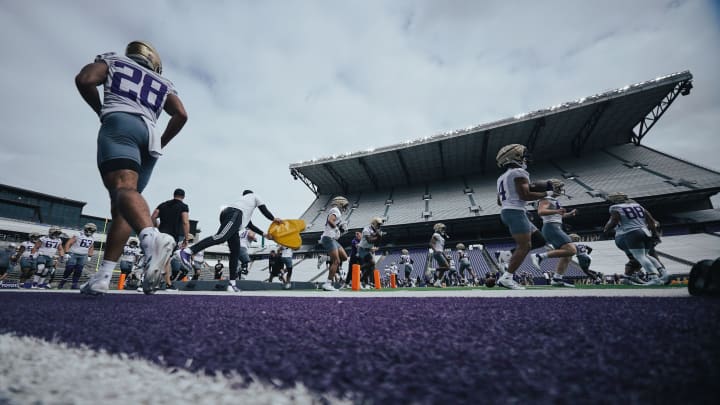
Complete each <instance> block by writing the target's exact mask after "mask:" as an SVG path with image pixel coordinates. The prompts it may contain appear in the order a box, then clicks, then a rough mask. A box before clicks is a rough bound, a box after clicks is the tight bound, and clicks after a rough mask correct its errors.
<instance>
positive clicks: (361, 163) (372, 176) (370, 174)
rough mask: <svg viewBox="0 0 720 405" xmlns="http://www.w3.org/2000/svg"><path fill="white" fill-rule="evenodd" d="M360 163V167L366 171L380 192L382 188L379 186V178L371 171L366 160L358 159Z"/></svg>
mask: <svg viewBox="0 0 720 405" xmlns="http://www.w3.org/2000/svg"><path fill="white" fill-rule="evenodd" d="M358 162H359V163H360V166H362V168H363V170H365V174H367V176H368V178H369V179H370V182H371V183H372V184H373V185H374V186H375V190H379V187H380V186H379V185H378V181H377V177H375V174H373V172H372V170H370V165H368V164H367V162H366V161H365V158H362V157H361V158H358Z"/></svg>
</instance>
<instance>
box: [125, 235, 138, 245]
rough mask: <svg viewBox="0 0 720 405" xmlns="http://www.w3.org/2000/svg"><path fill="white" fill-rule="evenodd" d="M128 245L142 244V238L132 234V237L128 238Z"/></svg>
mask: <svg viewBox="0 0 720 405" xmlns="http://www.w3.org/2000/svg"><path fill="white" fill-rule="evenodd" d="M128 245H130V246H131V247H138V246H140V240H139V239H138V238H136V237H134V236H131V237H130V239H128Z"/></svg>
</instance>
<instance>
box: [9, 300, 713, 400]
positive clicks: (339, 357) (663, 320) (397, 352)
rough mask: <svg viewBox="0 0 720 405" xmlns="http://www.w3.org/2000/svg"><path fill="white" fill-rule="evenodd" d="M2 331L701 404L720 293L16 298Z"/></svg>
mask: <svg viewBox="0 0 720 405" xmlns="http://www.w3.org/2000/svg"><path fill="white" fill-rule="evenodd" d="M2 302H3V309H2V312H0V332H1V333H7V332H13V333H16V334H19V335H29V336H35V337H40V338H44V339H47V340H52V339H56V340H58V341H62V342H65V343H69V344H72V345H81V344H82V345H88V346H89V347H92V348H95V349H104V350H107V351H108V352H111V353H120V352H124V353H128V354H132V355H135V356H138V357H142V358H146V359H149V360H152V361H155V362H158V363H161V364H164V365H167V366H170V367H185V364H187V362H188V360H189V359H192V363H191V366H190V369H192V370H206V371H208V372H216V371H221V372H229V371H237V372H239V373H240V374H243V375H246V376H249V375H252V376H255V377H258V378H260V379H263V380H270V379H271V378H272V379H273V380H274V381H276V382H277V381H280V382H281V384H285V385H291V384H293V383H295V382H302V383H303V384H305V385H306V386H308V387H309V388H310V389H312V390H315V391H319V392H328V393H330V392H331V393H335V394H336V395H340V396H347V397H349V398H351V399H353V400H355V401H359V402H369V403H400V402H408V403H409V402H413V403H446V404H456V403H479V402H491V403H495V402H501V403H506V402H525V403H527V402H531V403H545V402H553V403H558V402H559V403H572V402H581V403H598V402H601V403H618V402H623V403H624V402H631V403H685V404H686V403H700V402H707V401H710V400H717V398H718V397H720V384H718V382H720V378H719V377H720V343H719V342H720V328H718V326H717V325H718V321H717V320H718V319H720V300H712V299H700V298H647V297H645V298H630V297H622V298H608V297H568V298H455V297H453V298H440V297H438V298H390V297H388V298H360V299H353V298H294V297H238V296H233V297H218V296H195V295H193V296H183V295H157V296H144V295H141V294H138V295H108V296H104V297H99V298H97V299H92V298H87V297H82V296H80V295H79V294H78V295H69V294H37V293H12V294H3V295H2Z"/></svg>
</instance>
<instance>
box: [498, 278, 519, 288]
mask: <svg viewBox="0 0 720 405" xmlns="http://www.w3.org/2000/svg"><path fill="white" fill-rule="evenodd" d="M497 285H499V286H500V287H505V288H507V289H510V290H524V289H525V287H523V286H521V285H520V284H518V283H517V282H516V281H515V280H513V279H512V277H507V278H506V277H500V280H498V282H497Z"/></svg>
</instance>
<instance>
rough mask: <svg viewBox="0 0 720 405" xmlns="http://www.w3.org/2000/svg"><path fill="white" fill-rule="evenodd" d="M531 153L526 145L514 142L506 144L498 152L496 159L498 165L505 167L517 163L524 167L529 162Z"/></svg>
mask: <svg viewBox="0 0 720 405" xmlns="http://www.w3.org/2000/svg"><path fill="white" fill-rule="evenodd" d="M528 158H529V155H528V153H527V148H526V147H525V145H520V144H519V143H512V144H510V145H505V146H503V147H502V148H500V150H499V151H498V153H497V156H496V157H495V161H496V162H497V165H498V167H505V166H507V165H509V164H516V165H518V166H520V167H524V166H525V164H526V163H527V160H528Z"/></svg>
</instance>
